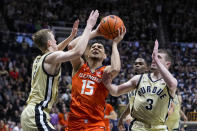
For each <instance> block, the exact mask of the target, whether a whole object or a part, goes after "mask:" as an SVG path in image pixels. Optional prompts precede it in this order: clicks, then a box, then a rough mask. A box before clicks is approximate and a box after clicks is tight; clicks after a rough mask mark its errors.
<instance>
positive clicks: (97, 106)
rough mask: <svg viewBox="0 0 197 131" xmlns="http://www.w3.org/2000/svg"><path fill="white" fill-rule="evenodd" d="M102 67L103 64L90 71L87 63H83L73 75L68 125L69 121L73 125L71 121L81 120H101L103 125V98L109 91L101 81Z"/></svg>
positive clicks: (94, 121)
mask: <svg viewBox="0 0 197 131" xmlns="http://www.w3.org/2000/svg"><path fill="white" fill-rule="evenodd" d="M104 69H105V66H102V67H99V68H97V69H96V70H95V72H94V73H92V72H91V70H90V68H89V66H88V64H84V65H83V66H82V67H81V68H80V69H79V71H78V72H77V73H76V74H75V75H74V76H73V78H72V100H71V103H70V112H69V119H68V125H69V123H70V125H73V124H72V123H75V122H76V121H82V123H97V122H101V121H102V122H101V123H102V126H104V122H103V119H104V108H105V99H106V97H107V96H108V93H109V92H108V90H107V88H106V87H105V86H104V84H103V83H102V75H103V70H104ZM82 123H81V124H82ZM75 126H77V125H75Z"/></svg>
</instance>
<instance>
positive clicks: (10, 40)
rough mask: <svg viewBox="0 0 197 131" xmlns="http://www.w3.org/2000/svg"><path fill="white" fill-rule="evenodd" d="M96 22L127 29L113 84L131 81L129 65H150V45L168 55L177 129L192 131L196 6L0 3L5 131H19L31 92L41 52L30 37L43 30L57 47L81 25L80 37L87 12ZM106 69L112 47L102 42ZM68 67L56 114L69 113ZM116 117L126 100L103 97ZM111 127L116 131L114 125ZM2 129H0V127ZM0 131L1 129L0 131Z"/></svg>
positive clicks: (88, 0)
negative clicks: (110, 18) (177, 99)
mask: <svg viewBox="0 0 197 131" xmlns="http://www.w3.org/2000/svg"><path fill="white" fill-rule="evenodd" d="M95 9H98V10H99V12H100V16H99V20H98V23H99V21H100V19H101V18H102V17H104V16H107V15H111V14H113V15H117V16H119V17H121V18H122V20H123V21H124V23H125V26H126V28H127V33H126V35H125V38H124V39H123V41H122V42H121V44H119V47H118V49H119V52H120V56H121V66H122V67H121V72H120V74H119V75H118V77H116V78H115V79H114V80H113V83H115V84H120V83H123V82H125V81H127V80H128V79H130V78H131V77H132V76H133V66H132V64H133V62H134V60H135V58H137V57H139V56H140V57H143V58H145V59H146V60H147V61H148V62H149V64H150V62H151V53H152V49H153V45H154V41H155V39H158V40H159V43H160V47H162V48H167V49H169V50H171V51H172V53H173V57H174V65H173V67H172V68H171V70H170V71H171V72H172V73H173V75H174V76H175V77H176V78H177V80H178V93H179V94H181V96H182V99H183V102H182V107H181V108H182V110H183V111H184V112H185V114H187V116H188V119H189V121H188V122H183V123H182V126H184V127H186V128H185V130H187V131H192V130H193V131H195V130H197V126H196V125H197V124H196V122H195V121H197V1H196V0H75V1H74V0H1V1H0V120H1V125H2V124H3V121H4V123H5V124H6V125H7V126H8V127H9V128H10V130H15V131H17V130H20V128H21V126H20V114H21V112H22V110H23V107H24V105H25V101H26V99H27V97H28V94H29V92H30V88H31V87H30V83H31V67H32V62H33V60H34V58H35V56H37V55H38V54H41V52H40V51H39V50H38V49H37V48H36V47H35V46H34V44H33V41H32V39H31V36H32V33H34V32H36V31H38V30H39V29H42V28H50V29H52V30H53V31H54V33H55V35H56V39H57V41H58V42H60V41H61V40H63V39H64V38H66V37H68V36H69V34H70V33H71V29H72V25H73V23H74V21H75V20H76V19H77V18H78V19H79V20H80V25H79V31H78V35H80V34H81V32H82V31H83V29H84V27H85V25H86V20H87V18H88V16H89V13H90V12H91V10H95ZM98 39H101V40H102V41H104V42H105V48H106V53H107V55H108V58H107V59H106V60H105V61H104V64H105V65H106V64H109V63H110V54H111V41H109V40H105V39H102V38H98ZM71 70H72V69H71V64H70V63H64V64H63V65H62V76H61V80H60V87H59V95H58V102H57V103H56V104H55V105H54V109H53V110H55V112H56V113H58V112H59V111H61V109H62V106H63V105H65V106H66V108H67V112H69V102H70V93H71V89H70V88H71V77H70V76H71ZM108 101H109V102H110V103H111V104H112V105H113V107H114V109H115V111H116V112H117V113H118V115H119V114H120V113H121V111H122V110H123V109H124V108H125V106H126V104H127V103H128V98H127V95H122V96H120V97H112V96H109V97H108ZM2 120H3V121H2ZM114 126H116V125H114ZM0 127H1V126H0ZM0 130H1V129H0Z"/></svg>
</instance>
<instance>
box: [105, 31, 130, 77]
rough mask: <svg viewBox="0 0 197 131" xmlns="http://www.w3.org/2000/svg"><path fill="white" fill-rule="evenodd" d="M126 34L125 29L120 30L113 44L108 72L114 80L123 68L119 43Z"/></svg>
mask: <svg viewBox="0 0 197 131" xmlns="http://www.w3.org/2000/svg"><path fill="white" fill-rule="evenodd" d="M125 33H126V28H125V31H123V27H121V28H120V29H118V34H119V35H118V36H117V37H116V38H115V39H114V40H113V44H112V55H111V65H110V66H107V67H106V69H105V70H106V72H108V73H110V74H111V75H112V79H113V78H115V77H116V76H117V75H118V73H119V72H120V68H121V62H120V55H119V52H118V43H120V41H121V40H122V39H123V37H124V35H125Z"/></svg>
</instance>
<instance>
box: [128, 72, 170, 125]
mask: <svg viewBox="0 0 197 131" xmlns="http://www.w3.org/2000/svg"><path fill="white" fill-rule="evenodd" d="M170 101H171V99H170V94H169V92H168V88H167V86H166V83H165V81H164V80H163V79H159V80H156V81H153V80H152V79H151V77H150V74H144V75H141V77H140V80H139V84H138V88H137V89H136V96H135V99H134V104H133V108H132V112H131V113H132V114H131V115H132V116H133V117H134V118H136V119H137V120H139V121H142V122H144V123H146V124H154V125H155V124H164V122H165V120H166V119H167V114H168V109H169V107H170Z"/></svg>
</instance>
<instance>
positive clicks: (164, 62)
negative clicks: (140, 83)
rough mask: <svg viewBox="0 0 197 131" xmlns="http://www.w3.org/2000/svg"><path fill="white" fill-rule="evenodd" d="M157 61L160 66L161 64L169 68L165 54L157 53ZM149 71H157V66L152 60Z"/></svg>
mask: <svg viewBox="0 0 197 131" xmlns="http://www.w3.org/2000/svg"><path fill="white" fill-rule="evenodd" d="M158 59H159V61H160V62H161V64H163V65H164V66H165V67H166V68H167V69H168V68H169V66H168V63H169V61H166V54H165V53H158ZM151 69H152V70H156V69H157V65H156V63H155V61H154V60H152V63H151Z"/></svg>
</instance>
